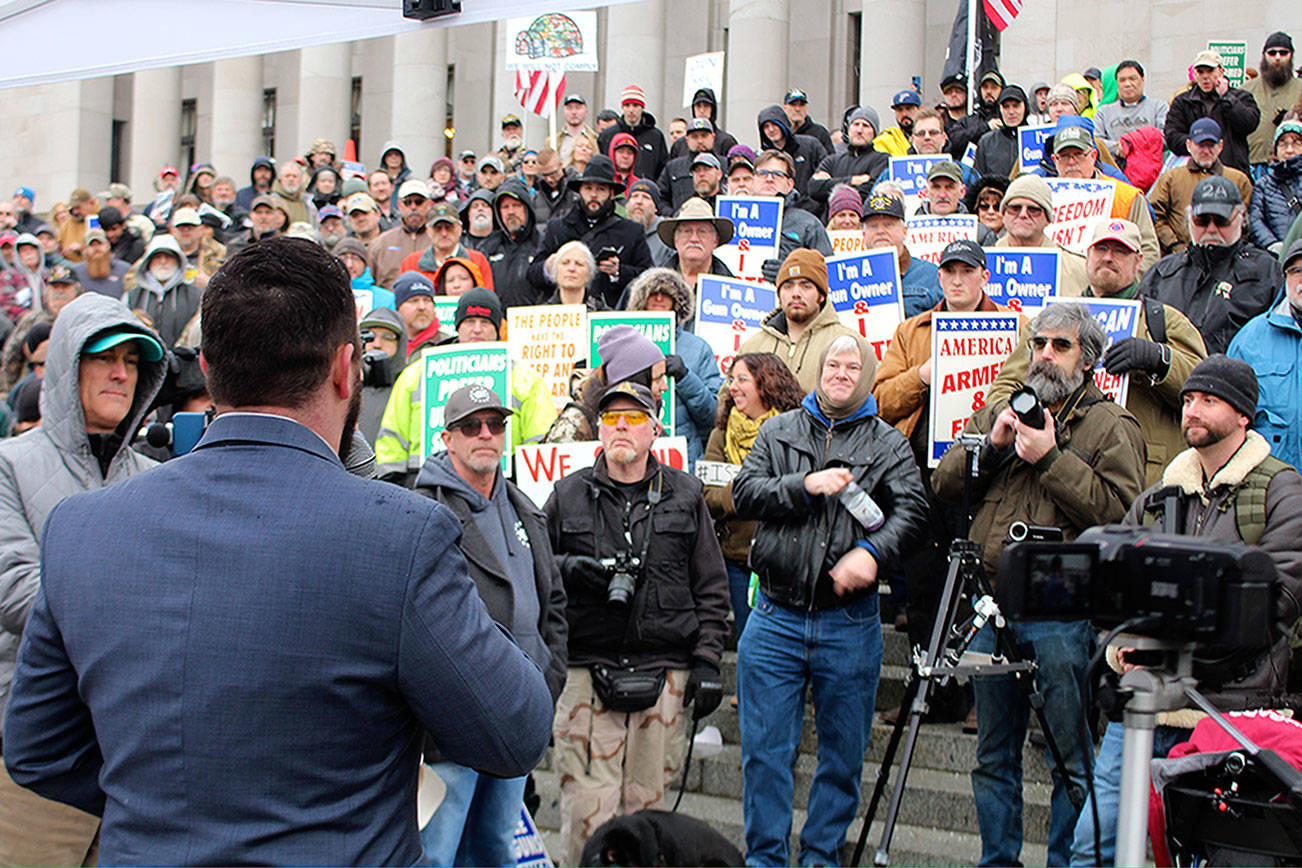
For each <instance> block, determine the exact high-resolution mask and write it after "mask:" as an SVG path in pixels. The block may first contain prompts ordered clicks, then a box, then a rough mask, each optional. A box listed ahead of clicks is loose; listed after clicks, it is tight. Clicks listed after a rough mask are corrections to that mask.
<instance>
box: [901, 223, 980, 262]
mask: <svg viewBox="0 0 1302 868" xmlns="http://www.w3.org/2000/svg"><path fill="white" fill-rule="evenodd" d="M905 222H906V223H907V225H908V229H907V230H906V234H905V236H904V245H905V246H906V247H908V248H909V254H910V255H911V256H916V257H918V258H919V259H925V260H927V261H928V262H930V263H931V264H932V265H939V264H940V254H941V252H942V251H944V249H945V247H946V245H948V244H949V243H950V242H951V241H959V240H967V241H976V240H977V219H976V215H975V214H915V215H914V216H912V217H910V218H909V219H908V220H907V221H905Z"/></svg>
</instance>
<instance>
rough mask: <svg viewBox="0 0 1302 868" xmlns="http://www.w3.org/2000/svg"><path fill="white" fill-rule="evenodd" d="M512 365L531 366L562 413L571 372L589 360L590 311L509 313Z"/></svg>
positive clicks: (575, 307) (540, 308) (553, 307)
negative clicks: (579, 363) (576, 365)
mask: <svg viewBox="0 0 1302 868" xmlns="http://www.w3.org/2000/svg"><path fill="white" fill-rule="evenodd" d="M506 315H507V329H506V338H507V340H506V344H507V346H508V347H509V348H510V356H511V364H512V365H518V364H527V365H530V366H531V367H532V368H533V369H534V370H535V371H536V372H537V373H538V376H539V377H540V378H541V379H542V381H543V382H544V383H546V384H547V391H548V392H550V393H551V396H552V403H553V404H555V405H556V409H557V410H560V409H561V408H562V407H564V406H565V404H566V402H567V401H569V400H570V371H571V370H573V368H574V365H575V363H576V362H579V361H582V360H583V359H585V358H587V355H586V353H587V340H588V322H587V316H588V309H587V307H585V306H584V305H581V304H541V305H535V306H531V307H508V308H507V309H506Z"/></svg>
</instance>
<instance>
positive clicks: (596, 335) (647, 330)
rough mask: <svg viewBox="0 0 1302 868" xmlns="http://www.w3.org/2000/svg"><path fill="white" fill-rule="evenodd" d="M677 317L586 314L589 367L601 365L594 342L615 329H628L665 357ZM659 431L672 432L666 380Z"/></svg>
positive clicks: (665, 313) (670, 347) (654, 313)
mask: <svg viewBox="0 0 1302 868" xmlns="http://www.w3.org/2000/svg"><path fill="white" fill-rule="evenodd" d="M676 320H677V317H676V315H675V314H674V313H673V312H671V311H667V310H666V311H601V312H599V313H598V312H593V313H590V314H588V367H589V368H591V369H592V370H594V371H595V370H596V369H597V366H598V365H600V364H601V353H600V352H598V351H597V341H599V340H600V339H601V336H602V335H603V334H605V333H606V332H607V331H608V330H609V329H611V328H612V327H614V326H617V325H629V326H632V327H633V328H635V329H637V330H638V331H640V332H641V333H642V334H644V335H646V336H647V339H648V340H650V341H651V343H653V344H655V345H656V346H657V347H659V348H660V351H661V352H663V353H665V354H666V355H668V354H671V353H674V352H677V350H675V349H674V331H675V327H676V326H677V322H676ZM660 427H661V428H662V429H663V431H664V433H665V435H666V436H668V435H670V434H672V433H673V431H674V381H673V378H672V377H671V378H669V389H668V391H666V392H665V393H664V394H663V395H661V396H660Z"/></svg>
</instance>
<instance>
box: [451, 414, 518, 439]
mask: <svg viewBox="0 0 1302 868" xmlns="http://www.w3.org/2000/svg"><path fill="white" fill-rule="evenodd" d="M448 428H450V429H452V430H453V431H460V432H461V434H462V436H464V437H478V436H479V432H480V431H482V430H484V429H485V428H487V429H488V433H489V434H492V435H493V436H494V437H496V436H497V435H498V434H501V433H502V432H503V431H505V430H506V420H505V419H503V418H502V417H501V416H494V417H493V418H491V419H466V420H464V421H461V422H458V423H456V424H455V425H449V426H448Z"/></svg>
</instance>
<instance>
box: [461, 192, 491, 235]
mask: <svg viewBox="0 0 1302 868" xmlns="http://www.w3.org/2000/svg"><path fill="white" fill-rule="evenodd" d="M461 230H462V231H461V242H462V243H463V244H465V245H466V246H467V247H469V248H471V249H472V250H478V249H479V246H480V244H482V243H483V242H484V241H485V240H486V239H487V238H488V236H490V235H492V234H493V191H492V190H485V189H483V188H482V187H481V188H480V189H478V190H476V191H475V192H474V193H472V194H471V196H470V198H469V199H467V200H466V201H465V202H464V203H462V205H461Z"/></svg>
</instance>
